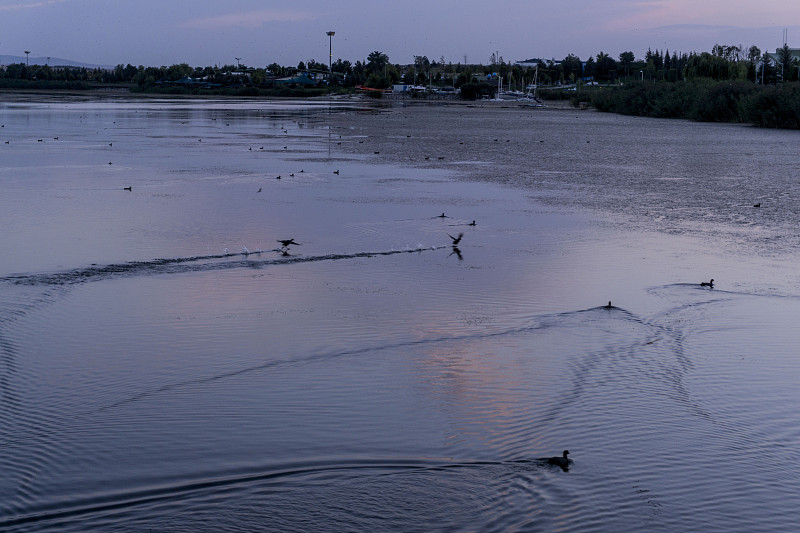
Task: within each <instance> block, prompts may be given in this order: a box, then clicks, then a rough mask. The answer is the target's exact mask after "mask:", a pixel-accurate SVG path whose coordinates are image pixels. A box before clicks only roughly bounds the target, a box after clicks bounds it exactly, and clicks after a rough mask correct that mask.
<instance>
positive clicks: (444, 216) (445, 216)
mask: <svg viewBox="0 0 800 533" xmlns="http://www.w3.org/2000/svg"><path fill="white" fill-rule="evenodd" d="M436 218H450V217H448V216H447V215H445V214H444V213H442V214H441V215H438V216H437V217H436Z"/></svg>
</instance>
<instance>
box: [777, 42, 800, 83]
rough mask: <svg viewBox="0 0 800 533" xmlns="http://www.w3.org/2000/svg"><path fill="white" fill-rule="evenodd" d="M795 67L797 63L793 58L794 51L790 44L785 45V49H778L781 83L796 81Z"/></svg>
mask: <svg viewBox="0 0 800 533" xmlns="http://www.w3.org/2000/svg"><path fill="white" fill-rule="evenodd" d="M795 65H796V62H795V60H794V58H793V57H792V50H791V49H790V48H789V45H788V44H785V43H784V45H783V47H781V48H778V74H779V76H780V78H781V81H789V80H793V79H796V77H797V76H795V73H794V69H795Z"/></svg>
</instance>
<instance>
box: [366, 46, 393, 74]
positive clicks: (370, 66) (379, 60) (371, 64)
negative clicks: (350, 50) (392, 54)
mask: <svg viewBox="0 0 800 533" xmlns="http://www.w3.org/2000/svg"><path fill="white" fill-rule="evenodd" d="M388 64H389V56H387V55H386V54H384V53H383V52H378V51H377V50H376V51H374V52H370V54H369V55H368V56H367V70H369V71H370V72H372V73H375V72H381V71H383V70H384V69H385V68H386V65H388Z"/></svg>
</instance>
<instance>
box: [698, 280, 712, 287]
mask: <svg viewBox="0 0 800 533" xmlns="http://www.w3.org/2000/svg"><path fill="white" fill-rule="evenodd" d="M700 286H701V287H711V288H712V289H713V288H714V278H711V281H703V282H701V283H700Z"/></svg>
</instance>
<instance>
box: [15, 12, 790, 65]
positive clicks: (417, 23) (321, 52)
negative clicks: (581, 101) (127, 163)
mask: <svg viewBox="0 0 800 533" xmlns="http://www.w3.org/2000/svg"><path fill="white" fill-rule="evenodd" d="M784 28H786V29H787V30H788V43H789V46H792V47H800V2H799V1H798V0H772V1H770V2H763V1H752V0H747V1H737V0H594V1H587V0H556V1H552V0H549V1H537V0H534V1H530V0H500V1H496V2H491V1H487V0H436V1H432V0H426V1H420V0H394V1H391V0H390V1H380V0H340V1H332V0H294V1H286V0H281V1H271V0H227V1H219V0H0V55H6V54H7V55H18V56H22V55H24V53H23V51H24V50H30V51H31V57H32V58H33V57H46V56H52V57H59V58H64V59H70V60H75V61H81V62H86V63H93V64H103V65H116V64H119V63H122V64H127V63H132V64H134V65H156V66H157V65H171V64H174V63H183V62H185V63H189V64H190V65H192V66H206V65H215V64H216V65H222V64H235V63H236V60H235V58H236V57H241V58H242V60H241V62H242V63H243V64H246V65H249V66H265V65H267V64H269V63H272V62H277V63H279V64H281V65H285V66H294V65H296V64H297V63H298V62H299V61H307V60H309V59H315V60H317V61H320V62H323V63H327V62H328V44H329V43H328V36H327V35H326V34H325V33H326V31H328V30H333V31H335V32H336V35H335V36H334V37H333V59H334V61H335V60H336V59H337V58H342V59H346V60H350V61H352V62H355V61H357V60H364V59H365V58H366V56H367V55H368V54H369V53H370V52H372V51H374V50H378V51H381V52H383V53H385V54H387V55H388V56H389V60H390V61H391V62H393V63H409V62H411V61H412V60H413V57H414V56H415V55H425V56H427V57H428V58H429V59H431V60H439V59H440V58H441V57H444V59H445V61H446V62H453V63H459V62H463V61H464V58H465V56H466V59H467V61H468V62H470V63H484V64H486V63H488V62H489V60H490V58H491V56H492V53H494V52H499V54H500V56H501V57H502V58H503V59H504V60H505V61H511V62H513V61H519V60H523V59H527V58H531V57H541V58H544V59H550V58H557V59H562V58H563V57H564V56H566V55H567V54H570V53H573V54H576V55H577V56H579V57H580V58H581V59H586V58H588V57H589V56H590V55H596V54H597V53H598V52H600V51H603V52H606V53H608V54H609V55H611V56H612V57H614V58H618V57H619V54H620V52H624V51H627V50H630V51H632V52H633V53H634V54H635V55H636V57H637V58H641V57H643V55H644V52H645V51H646V50H647V48H648V47H650V48H652V49H654V50H655V49H660V50H665V49H669V50H670V52H674V51H678V52H692V51H696V52H703V51H710V50H711V48H712V46H713V45H714V44H715V43H720V44H735V45H741V46H742V47H743V48H748V47H750V46H751V45H756V46H758V47H759V48H761V50H762V51H774V50H775V49H776V48H777V47H779V46H782V45H783V30H784Z"/></svg>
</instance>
